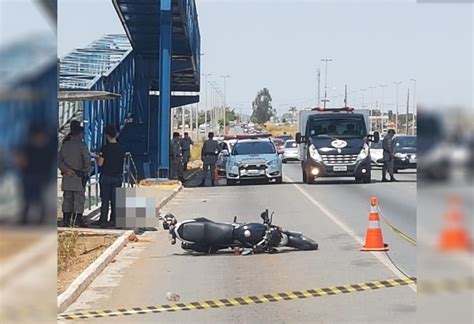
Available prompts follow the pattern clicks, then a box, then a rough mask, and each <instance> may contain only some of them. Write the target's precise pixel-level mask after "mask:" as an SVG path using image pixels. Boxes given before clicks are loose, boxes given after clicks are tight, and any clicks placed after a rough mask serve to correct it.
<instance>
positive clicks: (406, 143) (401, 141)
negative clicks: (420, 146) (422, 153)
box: [395, 136, 416, 147]
mask: <svg viewBox="0 0 474 324" xmlns="http://www.w3.org/2000/svg"><path fill="white" fill-rule="evenodd" d="M395 145H396V146H397V147H416V136H400V137H397V140H396V144H395Z"/></svg>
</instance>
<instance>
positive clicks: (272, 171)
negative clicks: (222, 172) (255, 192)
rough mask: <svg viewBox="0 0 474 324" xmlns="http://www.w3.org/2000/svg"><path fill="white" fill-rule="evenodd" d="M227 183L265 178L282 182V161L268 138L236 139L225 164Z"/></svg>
mask: <svg viewBox="0 0 474 324" xmlns="http://www.w3.org/2000/svg"><path fill="white" fill-rule="evenodd" d="M226 178H227V184H228V185H232V184H236V183H238V182H239V183H242V182H244V181H246V180H256V179H266V180H268V181H269V182H275V183H282V181H283V173H282V162H281V158H280V156H279V154H278V152H277V150H276V148H275V145H274V144H273V142H272V141H271V139H269V138H256V139H244V140H238V141H237V142H236V143H235V144H234V147H233V148H232V152H231V153H230V155H229V158H228V160H227V164H226Z"/></svg>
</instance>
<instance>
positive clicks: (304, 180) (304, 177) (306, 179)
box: [302, 169, 308, 183]
mask: <svg viewBox="0 0 474 324" xmlns="http://www.w3.org/2000/svg"><path fill="white" fill-rule="evenodd" d="M302 174H303V183H308V176H307V175H306V171H305V170H304V169H302Z"/></svg>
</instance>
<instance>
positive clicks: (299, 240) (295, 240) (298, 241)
mask: <svg viewBox="0 0 474 324" xmlns="http://www.w3.org/2000/svg"><path fill="white" fill-rule="evenodd" d="M287 246H289V247H292V248H295V249H298V250H305V251H309V250H317V249H318V247H319V245H318V243H316V242H315V241H313V240H312V239H310V238H309V237H306V236H304V235H301V236H293V235H289V236H288V245H287Z"/></svg>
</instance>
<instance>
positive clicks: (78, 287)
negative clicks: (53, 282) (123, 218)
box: [57, 231, 133, 313]
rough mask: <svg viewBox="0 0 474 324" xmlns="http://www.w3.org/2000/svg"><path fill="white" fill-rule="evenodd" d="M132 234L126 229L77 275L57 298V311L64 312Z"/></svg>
mask: <svg viewBox="0 0 474 324" xmlns="http://www.w3.org/2000/svg"><path fill="white" fill-rule="evenodd" d="M131 234H133V231H126V232H125V233H123V234H122V235H121V236H119V237H118V238H117V239H116V240H115V242H114V243H113V244H112V245H111V246H109V247H108V248H107V250H105V251H104V252H103V253H102V254H101V255H100V256H99V258H97V260H95V261H94V262H93V263H92V264H90V265H89V266H88V267H87V268H86V269H85V270H84V271H83V272H82V273H81V274H80V275H79V277H77V278H76V279H75V280H74V281H73V282H72V283H71V284H70V285H69V287H68V288H67V289H66V290H65V291H64V292H63V293H62V294H61V295H59V296H58V298H57V311H58V313H62V312H64V311H65V310H66V309H67V308H68V307H69V306H70V305H71V304H72V303H73V302H74V301H75V300H76V299H77V298H78V297H79V296H80V295H81V293H82V292H83V291H84V290H85V289H86V288H87V287H88V286H89V285H90V283H91V282H92V281H93V280H94V279H95V278H96V277H97V275H99V273H101V272H102V270H104V268H105V267H106V266H107V264H109V263H110V261H112V259H113V258H114V257H115V256H116V255H117V254H118V253H119V252H120V250H121V249H122V248H123V247H124V246H125V244H127V242H128V237H129V236H130V235H131Z"/></svg>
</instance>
